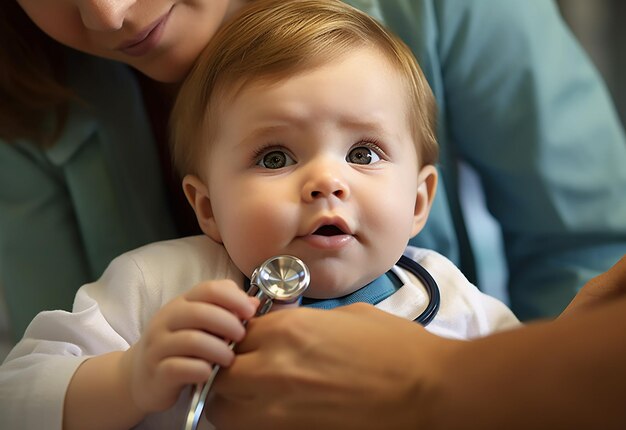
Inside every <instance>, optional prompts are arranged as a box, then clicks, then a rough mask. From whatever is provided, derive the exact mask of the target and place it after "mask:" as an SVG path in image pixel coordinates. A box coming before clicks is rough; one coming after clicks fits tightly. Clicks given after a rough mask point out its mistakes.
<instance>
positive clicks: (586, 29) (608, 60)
mask: <svg viewBox="0 0 626 430" xmlns="http://www.w3.org/2000/svg"><path fill="white" fill-rule="evenodd" d="M470 1H471V0H470ZM556 3H557V5H558V6H559V9H560V10H561V14H562V16H563V18H564V19H565V21H566V22H567V24H568V25H569V27H570V29H571V30H572V32H573V33H574V35H575V36H576V38H577V39H578V41H579V42H580V44H581V45H582V46H583V48H584V49H585V50H586V51H587V53H588V54H589V56H590V57H591V60H592V61H593V63H594V64H595V66H596V68H597V69H598V71H599V72H600V74H601V75H602V77H603V78H604V81H605V83H606V85H607V88H608V89H609V92H610V93H611V96H612V98H613V102H614V103H615V106H616V108H617V111H618V114H619V116H620V118H621V121H622V124H626V27H625V26H624V22H625V21H626V2H624V1H623V0H557V1H556ZM460 182H461V188H463V189H464V190H463V192H462V193H461V197H462V201H461V205H462V206H463V208H464V211H465V214H466V222H467V227H468V229H469V234H470V237H471V238H472V240H471V242H472V243H473V245H474V246H475V248H476V249H475V250H474V251H475V254H476V264H477V275H478V285H479V287H480V288H481V289H482V290H483V291H486V292H487V293H489V294H491V295H493V296H495V297H497V298H499V299H500V300H502V301H504V302H505V303H506V302H508V297H507V295H506V292H505V288H504V286H505V284H506V277H507V273H506V267H505V263H504V257H503V255H502V242H501V235H500V231H499V228H498V226H497V225H496V224H495V222H494V221H493V219H492V218H491V216H490V215H489V213H488V212H487V210H486V208H485V207H484V204H483V203H482V202H483V201H484V198H483V197H482V191H481V186H480V181H479V180H478V178H477V177H476V175H475V174H474V172H473V171H472V170H471V168H470V167H468V166H466V165H461V175H460ZM474 238H480V240H478V239H476V240H474ZM476 244H478V246H476Z"/></svg>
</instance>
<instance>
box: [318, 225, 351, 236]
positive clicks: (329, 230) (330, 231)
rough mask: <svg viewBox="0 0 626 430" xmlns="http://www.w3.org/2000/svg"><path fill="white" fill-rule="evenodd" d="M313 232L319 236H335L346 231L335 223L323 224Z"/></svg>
mask: <svg viewBox="0 0 626 430" xmlns="http://www.w3.org/2000/svg"><path fill="white" fill-rule="evenodd" d="M313 234H317V235H319V236H337V235H341V234H346V233H345V232H344V231H343V230H341V229H340V228H339V227H337V226H336V225H323V226H321V227H320V228H318V229H317V230H315V231H314V232H313Z"/></svg>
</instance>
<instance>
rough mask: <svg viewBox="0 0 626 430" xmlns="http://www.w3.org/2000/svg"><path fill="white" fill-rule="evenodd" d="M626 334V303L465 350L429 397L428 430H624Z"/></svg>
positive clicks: (450, 359)
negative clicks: (454, 429)
mask: <svg viewBox="0 0 626 430" xmlns="http://www.w3.org/2000/svg"><path fill="white" fill-rule="evenodd" d="M625 332H626V299H624V298H622V299H620V300H616V301H614V302H612V303H608V304H604V305H603V306H600V307H597V308H596V309H592V310H588V311H586V312H584V313H581V314H578V315H576V317H575V318H563V319H559V320H557V321H555V322H549V323H548V322H545V323H536V324H532V325H529V326H527V327H525V328H521V329H518V330H514V331H510V332H504V333H501V334H497V335H493V336H490V337H487V338H483V339H481V340H477V341H473V342H468V343H464V344H461V345H459V346H458V349H456V350H455V353H454V355H453V356H450V357H448V358H447V359H446V360H444V363H443V367H444V372H443V373H442V375H444V376H443V378H442V379H443V380H441V381H439V382H440V384H435V385H434V388H433V389H432V390H429V391H428V392H424V395H423V399H422V400H421V401H422V402H426V403H427V407H428V409H424V410H428V414H429V416H431V417H432V420H431V422H430V423H429V426H427V428H431V429H436V428H442V429H447V428H476V427H480V428H482V429H501V428H524V429H526V428H533V429H543V428H545V429H553V428H585V427H587V428H623V426H624V424H625V423H626V409H624V407H623V406H624V405H623V402H624V398H626V367H625V366H624V362H625V360H626V340H625V339H624V333H625ZM428 402H430V405H428Z"/></svg>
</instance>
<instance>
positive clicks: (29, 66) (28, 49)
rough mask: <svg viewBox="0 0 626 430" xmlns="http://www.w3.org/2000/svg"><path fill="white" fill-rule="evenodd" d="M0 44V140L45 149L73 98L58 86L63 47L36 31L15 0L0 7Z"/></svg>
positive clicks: (9, 0)
mask: <svg viewBox="0 0 626 430" xmlns="http://www.w3.org/2000/svg"><path fill="white" fill-rule="evenodd" d="M0 40H2V44H1V46H0V139H2V140H5V141H7V142H12V141H15V140H17V139H24V138H25V139H31V140H33V141H34V142H35V143H36V144H38V145H40V146H49V145H51V144H52V143H53V142H54V139H55V137H56V136H58V134H59V132H60V131H61V129H62V127H63V124H64V121H65V116H66V112H67V106H68V102H69V101H70V100H71V99H72V97H73V95H72V92H71V91H70V90H69V89H68V88H67V87H66V86H65V83H64V73H63V72H64V70H63V63H64V52H65V49H66V48H64V47H62V46H61V45H60V44H58V43H57V42H55V41H54V40H52V39H51V38H49V37H48V36H47V35H46V34H44V33H43V32H42V31H41V30H39V28H38V27H37V26H36V25H35V24H33V22H32V21H31V20H30V18H29V17H28V16H27V15H26V13H25V12H24V11H23V10H22V8H21V7H20V6H19V5H18V4H17V2H16V1H15V0H7V1H4V0H3V1H1V2H0ZM50 119H52V122H50Z"/></svg>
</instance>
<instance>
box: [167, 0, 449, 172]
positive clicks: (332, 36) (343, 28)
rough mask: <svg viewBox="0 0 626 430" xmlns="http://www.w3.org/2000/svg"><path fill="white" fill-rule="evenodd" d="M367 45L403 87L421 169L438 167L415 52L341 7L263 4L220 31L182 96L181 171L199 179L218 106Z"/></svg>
mask: <svg viewBox="0 0 626 430" xmlns="http://www.w3.org/2000/svg"><path fill="white" fill-rule="evenodd" d="M362 47H372V48H375V49H377V50H378V51H380V52H381V53H382V54H383V55H384V56H385V57H386V58H387V59H388V61H389V62H390V64H391V65H392V66H393V67H394V68H395V69H396V70H397V71H398V72H399V75H400V76H401V77H402V79H403V80H404V81H405V84H406V85H405V86H406V89H407V97H408V102H409V103H407V106H409V113H408V114H409V120H410V122H411V124H410V125H411V130H412V133H413V138H414V139H415V142H416V145H417V150H418V156H419V160H420V164H421V165H425V164H434V163H435V162H436V161H437V156H438V147H437V141H436V138H435V122H436V105H435V100H434V97H433V94H432V91H431V89H430V87H429V86H428V83H427V81H426V78H425V77H424V75H423V73H422V71H421V69H420V67H419V66H418V64H417V61H416V60H415V57H414V56H413V54H412V53H411V50H410V49H409V48H408V47H407V46H406V45H405V44H404V43H403V42H402V41H401V40H400V39H399V38H398V37H397V36H395V35H393V34H392V33H390V32H389V31H387V30H386V29H385V28H384V27H382V26H381V25H380V24H379V23H377V22H376V21H375V20H374V19H372V18H371V17H369V16H368V15H366V14H364V13H363V12H361V11H359V10H357V9H355V8H353V7H351V6H349V5H347V4H345V3H342V2H341V1H337V0H290V1H285V0H258V1H255V2H253V3H251V4H250V5H248V6H246V7H244V8H243V10H241V11H240V12H239V13H238V14H237V15H236V16H235V17H233V19H232V20H230V21H229V22H228V23H227V24H226V25H225V26H224V27H222V28H221V29H220V30H219V31H218V32H217V33H216V35H215V36H214V37H213V39H212V40H211V41H210V43H209V44H208V46H207V47H206V48H205V49H204V51H203V52H202V54H201V55H200V57H199V58H198V61H197V62H196V64H195V66H194V68H193V69H192V70H191V72H190V74H189V76H188V77H187V79H186V80H185V82H184V83H183V85H182V87H181V89H180V91H179V94H178V98H177V100H176V103H175V106H174V110H173V112H172V116H171V131H172V135H171V138H172V153H173V157H174V164H175V167H176V169H177V170H178V172H179V173H180V174H181V175H185V174H188V173H194V174H198V173H199V172H198V171H197V170H198V167H199V165H198V164H199V163H198V160H202V159H203V156H204V155H205V154H206V151H207V149H208V148H209V147H210V143H211V141H212V138H213V136H214V135H215V133H216V132H217V130H218V127H219V124H218V121H217V118H218V114H219V107H220V103H224V102H226V101H227V100H228V98H229V97H233V96H235V95H236V94H237V91H239V90H241V88H243V87H244V86H245V85H246V84H249V83H250V82H258V81H260V80H274V81H279V80H280V79H284V78H285V77H289V76H293V75H295V74H297V73H299V72H301V71H305V70H310V69H312V68H315V67H319V66H321V65H323V64H326V63H328V62H329V61H330V60H332V59H336V58H340V57H341V56H342V55H346V54H348V53H349V52H350V51H352V50H354V49H356V48H362ZM398 102H406V101H405V100H402V101H400V100H399V101H398Z"/></svg>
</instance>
